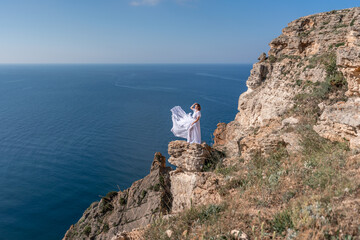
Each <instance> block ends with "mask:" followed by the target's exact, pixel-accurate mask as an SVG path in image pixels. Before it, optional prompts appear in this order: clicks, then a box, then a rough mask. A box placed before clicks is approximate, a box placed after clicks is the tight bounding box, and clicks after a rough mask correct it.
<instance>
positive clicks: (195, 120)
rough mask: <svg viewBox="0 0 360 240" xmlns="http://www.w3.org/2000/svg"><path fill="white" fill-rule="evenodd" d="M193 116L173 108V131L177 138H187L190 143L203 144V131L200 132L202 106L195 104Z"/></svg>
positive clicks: (179, 108) (177, 107) (192, 108)
mask: <svg viewBox="0 0 360 240" xmlns="http://www.w3.org/2000/svg"><path fill="white" fill-rule="evenodd" d="M190 109H191V110H193V111H194V112H193V114H192V115H191V114H190V113H189V114H186V113H185V111H184V110H183V109H182V108H181V107H179V106H176V107H173V108H172V109H171V112H172V116H171V118H172V122H173V127H172V129H171V131H172V132H173V133H174V135H175V136H176V137H181V138H186V139H187V142H189V143H198V144H200V143H201V130H200V118H201V112H200V110H201V106H200V104H198V103H194V104H193V105H192V106H191V107H190Z"/></svg>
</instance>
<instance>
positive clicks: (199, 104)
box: [195, 103, 201, 111]
mask: <svg viewBox="0 0 360 240" xmlns="http://www.w3.org/2000/svg"><path fill="white" fill-rule="evenodd" d="M195 106H198V108H199V111H201V106H200V104H198V103H197V104H195Z"/></svg>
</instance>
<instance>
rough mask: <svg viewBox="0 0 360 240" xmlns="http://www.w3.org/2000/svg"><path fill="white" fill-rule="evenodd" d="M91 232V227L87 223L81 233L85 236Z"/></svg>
mask: <svg viewBox="0 0 360 240" xmlns="http://www.w3.org/2000/svg"><path fill="white" fill-rule="evenodd" d="M90 233H91V227H90V226H89V225H86V227H85V228H84V231H83V234H85V235H86V236H89V235H90Z"/></svg>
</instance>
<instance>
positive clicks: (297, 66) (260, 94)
mask: <svg viewBox="0 0 360 240" xmlns="http://www.w3.org/2000/svg"><path fill="white" fill-rule="evenodd" d="M331 58H334V62H335V64H334V65H331V63H329V62H330V61H331ZM259 60H260V61H259V62H258V63H255V64H254V66H253V69H252V70H251V73H250V77H249V78H248V80H247V83H246V84H247V86H248V90H247V91H246V92H245V93H243V94H241V96H240V98H239V103H238V110H239V113H238V114H237V115H236V118H235V120H234V121H233V122H231V123H228V124H223V123H221V124H218V129H217V130H215V133H214V136H215V144H214V146H215V148H216V149H218V150H221V151H226V152H227V155H228V156H241V157H245V158H246V157H247V156H248V152H249V151H248V149H249V145H256V146H258V148H259V149H260V151H261V152H267V151H270V150H271V148H273V147H275V146H277V145H278V144H279V143H281V142H283V141H284V134H283V132H281V131H282V130H283V129H284V126H283V128H279V127H277V126H279V124H281V123H282V121H283V120H284V118H287V117H288V116H289V114H288V113H289V112H290V111H291V110H292V109H294V107H296V104H297V103H296V101H297V99H296V97H298V96H299V94H303V93H306V92H309V90H308V89H309V86H319V85H321V84H322V83H329V84H331V85H335V86H336V85H340V84H343V82H346V86H347V91H346V96H344V98H343V99H341V101H340V98H339V97H337V96H330V100H328V101H324V102H323V103H321V104H320V105H321V106H319V107H320V111H322V112H320V114H321V117H320V118H319V121H318V122H317V124H316V126H315V127H314V129H315V130H316V131H317V132H318V133H319V134H320V135H321V136H323V137H325V138H328V139H330V140H334V141H344V140H348V141H350V147H351V148H352V149H359V145H358V144H359V142H360V140H359V136H360V135H359V134H360V125H359V120H358V119H359V108H358V104H359V97H360V8H352V9H344V10H339V11H331V12H327V13H320V14H315V15H310V16H306V17H302V18H299V19H297V20H295V21H293V22H291V23H289V24H288V26H287V27H286V28H284V29H283V31H282V34H281V35H280V36H279V37H277V38H276V39H274V40H273V41H271V43H270V50H269V52H268V57H267V58H264V55H263V54H262V55H261V58H259ZM331 74H332V75H331ZM337 99H338V100H337ZM311 101H312V100H310V99H309V104H310V103H311ZM337 101H339V102H337ZM300 117H301V116H300ZM269 127H272V128H273V129H272V133H271V134H265V135H266V138H268V140H266V141H265V140H264V137H265V136H264V134H262V135H261V134H260V135H259V136H256V134H259V133H261V132H264V131H265V132H269ZM255 133H256V134H255ZM249 138H251V139H249ZM285 138H286V139H287V142H293V140H294V138H293V137H292V136H290V137H289V136H288V137H285ZM257 139H258V140H257ZM259 139H262V140H259ZM259 141H260V142H262V143H259ZM252 143H253V144H252ZM293 144H294V143H293ZM250 148H252V147H250Z"/></svg>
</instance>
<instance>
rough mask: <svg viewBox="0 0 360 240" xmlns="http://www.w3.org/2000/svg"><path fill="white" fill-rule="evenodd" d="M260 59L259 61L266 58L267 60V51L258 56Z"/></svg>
mask: <svg viewBox="0 0 360 240" xmlns="http://www.w3.org/2000/svg"><path fill="white" fill-rule="evenodd" d="M258 60H259V62H263V61H265V60H266V53H264V52H263V53H262V54H261V55H260V57H259V58H258Z"/></svg>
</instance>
